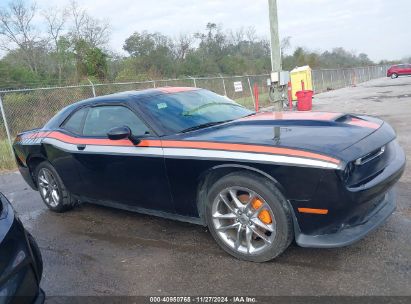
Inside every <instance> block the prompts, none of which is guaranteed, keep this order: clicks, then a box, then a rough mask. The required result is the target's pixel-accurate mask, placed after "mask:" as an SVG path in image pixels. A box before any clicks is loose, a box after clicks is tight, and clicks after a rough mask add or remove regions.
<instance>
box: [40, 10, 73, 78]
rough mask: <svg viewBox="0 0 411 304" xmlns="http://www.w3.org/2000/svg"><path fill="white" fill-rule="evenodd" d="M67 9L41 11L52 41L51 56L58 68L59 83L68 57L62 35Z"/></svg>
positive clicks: (67, 47) (66, 46) (66, 42)
mask: <svg viewBox="0 0 411 304" xmlns="http://www.w3.org/2000/svg"><path fill="white" fill-rule="evenodd" d="M67 15H68V13H67V10H66V9H63V10H58V9H57V8H50V9H49V10H44V11H43V17H44V19H45V22H46V25H47V30H46V31H47V34H48V36H49V40H51V41H52V43H53V49H54V53H53V54H52V57H53V58H54V59H55V61H56V65H57V70H58V81H59V84H61V78H62V73H63V67H64V65H65V63H66V62H67V59H68V52H67V51H68V49H69V44H68V40H67V39H66V38H64V37H63V35H62V34H63V31H64V25H65V23H66V21H67Z"/></svg>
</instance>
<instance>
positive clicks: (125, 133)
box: [107, 126, 131, 140]
mask: <svg viewBox="0 0 411 304" xmlns="http://www.w3.org/2000/svg"><path fill="white" fill-rule="evenodd" d="M107 136H108V138H109V139H111V140H120V139H126V138H129V137H130V136H131V130H130V128H129V127H126V126H124V127H116V128H113V129H111V130H110V131H108V133H107Z"/></svg>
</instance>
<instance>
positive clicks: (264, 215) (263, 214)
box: [251, 198, 273, 224]
mask: <svg viewBox="0 0 411 304" xmlns="http://www.w3.org/2000/svg"><path fill="white" fill-rule="evenodd" d="M262 205H263V202H262V201H261V200H260V199H258V198H256V199H254V200H253V201H252V202H251V206H252V207H253V208H254V210H257V209H258V208H260V207H261V206H262ZM258 218H259V219H260V220H261V221H262V222H263V223H264V224H271V223H272V222H273V221H272V219H271V215H270V212H268V210H266V209H263V210H261V211H260V213H259V214H258Z"/></svg>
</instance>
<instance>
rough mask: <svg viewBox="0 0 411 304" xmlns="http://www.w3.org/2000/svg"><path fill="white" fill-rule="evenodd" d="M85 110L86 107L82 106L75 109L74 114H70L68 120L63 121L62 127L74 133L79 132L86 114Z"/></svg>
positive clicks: (86, 109)
mask: <svg viewBox="0 0 411 304" xmlns="http://www.w3.org/2000/svg"><path fill="white" fill-rule="evenodd" d="M87 111H88V108H82V109H80V110H78V111H76V112H75V113H74V114H72V115H71V116H70V118H69V119H68V120H66V121H65V122H64V124H63V125H62V128H63V129H65V130H67V131H70V132H72V133H74V134H81V131H82V128H83V122H84V118H85V116H86V114H87Z"/></svg>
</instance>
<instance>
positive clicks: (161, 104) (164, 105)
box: [157, 102, 167, 110]
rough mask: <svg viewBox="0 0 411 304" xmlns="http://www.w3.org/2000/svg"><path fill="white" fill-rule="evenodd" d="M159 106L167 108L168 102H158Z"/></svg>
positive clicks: (159, 107)
mask: <svg viewBox="0 0 411 304" xmlns="http://www.w3.org/2000/svg"><path fill="white" fill-rule="evenodd" d="M157 108H158V109H159V110H161V109H165V108H167V104H166V103H165V102H162V103H158V104H157Z"/></svg>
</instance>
